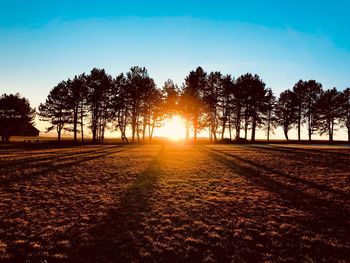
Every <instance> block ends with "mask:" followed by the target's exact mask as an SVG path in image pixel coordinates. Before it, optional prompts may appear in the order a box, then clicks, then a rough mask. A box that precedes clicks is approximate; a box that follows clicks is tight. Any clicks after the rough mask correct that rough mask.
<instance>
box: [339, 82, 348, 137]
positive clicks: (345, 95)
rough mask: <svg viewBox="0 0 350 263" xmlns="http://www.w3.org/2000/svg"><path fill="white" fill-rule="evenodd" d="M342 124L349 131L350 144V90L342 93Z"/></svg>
mask: <svg viewBox="0 0 350 263" xmlns="http://www.w3.org/2000/svg"><path fill="white" fill-rule="evenodd" d="M341 124H342V126H343V127H346V128H347V130H348V142H349V143H350V88H346V89H345V90H344V91H343V92H342V114H341Z"/></svg>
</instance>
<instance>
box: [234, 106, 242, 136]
mask: <svg viewBox="0 0 350 263" xmlns="http://www.w3.org/2000/svg"><path fill="white" fill-rule="evenodd" d="M235 128H236V140H238V139H239V137H240V136H241V107H240V105H238V106H237V112H236V127H235Z"/></svg>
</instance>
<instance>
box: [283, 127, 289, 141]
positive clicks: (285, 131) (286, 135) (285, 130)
mask: <svg viewBox="0 0 350 263" xmlns="http://www.w3.org/2000/svg"><path fill="white" fill-rule="evenodd" d="M284 136H285V137H286V140H287V141H289V138H288V130H287V129H284Z"/></svg>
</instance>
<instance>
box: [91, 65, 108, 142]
mask: <svg viewBox="0 0 350 263" xmlns="http://www.w3.org/2000/svg"><path fill="white" fill-rule="evenodd" d="M86 85H87V88H88V97H87V102H88V107H89V109H90V118H91V121H90V124H91V126H90V127H91V130H92V141H93V142H103V140H104V133H105V129H106V125H107V121H108V120H109V117H110V112H109V95H110V91H111V88H112V86H113V82H112V77H111V76H110V75H108V74H106V72H105V70H104V69H96V68H94V69H92V70H91V72H90V75H88V76H87V78H86Z"/></svg>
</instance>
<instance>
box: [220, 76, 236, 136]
mask: <svg viewBox="0 0 350 263" xmlns="http://www.w3.org/2000/svg"><path fill="white" fill-rule="evenodd" d="M221 83H222V88H221V93H220V95H219V110H220V112H221V117H220V123H219V124H221V128H222V129H221V139H224V135H225V130H226V126H227V125H228V129H229V135H230V140H231V139H232V134H231V130H232V118H231V115H232V114H233V98H234V97H233V95H234V94H233V92H234V83H233V80H232V78H231V76H230V75H226V76H224V77H222V79H221Z"/></svg>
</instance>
